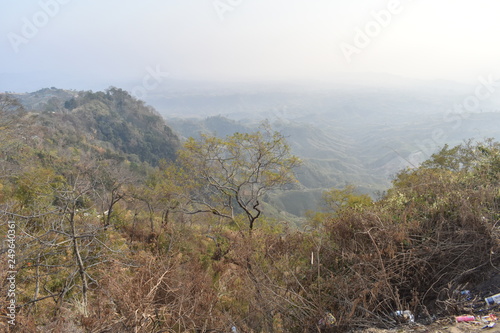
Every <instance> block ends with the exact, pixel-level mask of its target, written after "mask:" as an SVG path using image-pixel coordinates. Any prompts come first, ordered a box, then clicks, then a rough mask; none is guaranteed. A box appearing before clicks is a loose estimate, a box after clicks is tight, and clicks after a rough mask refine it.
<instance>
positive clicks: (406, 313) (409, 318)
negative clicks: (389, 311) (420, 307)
mask: <svg viewBox="0 0 500 333" xmlns="http://www.w3.org/2000/svg"><path fill="white" fill-rule="evenodd" d="M394 316H396V317H403V319H404V320H406V321H407V322H409V323H414V322H415V316H414V315H413V313H412V312H411V311H410V310H405V311H396V312H394Z"/></svg>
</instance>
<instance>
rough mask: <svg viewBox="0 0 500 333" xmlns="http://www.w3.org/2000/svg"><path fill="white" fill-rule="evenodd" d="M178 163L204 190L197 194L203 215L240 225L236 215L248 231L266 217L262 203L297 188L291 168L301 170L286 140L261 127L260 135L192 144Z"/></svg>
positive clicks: (205, 139) (191, 141) (238, 135)
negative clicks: (268, 195)
mask: <svg viewBox="0 0 500 333" xmlns="http://www.w3.org/2000/svg"><path fill="white" fill-rule="evenodd" d="M179 158H180V162H181V164H182V166H183V168H184V169H186V170H189V172H190V174H191V175H192V177H193V178H194V179H195V181H196V182H197V183H198V184H199V185H200V188H199V189H197V190H196V192H198V193H193V194H194V196H193V197H194V200H193V201H194V203H195V204H197V205H198V206H199V207H200V208H199V212H212V213H213V214H215V215H219V216H222V217H225V218H229V219H231V220H232V221H233V222H236V219H235V213H237V211H236V210H237V209H238V210H240V211H242V212H243V214H244V215H245V216H246V218H247V220H248V221H247V222H248V228H249V230H252V229H253V226H254V222H255V220H256V219H257V218H258V217H259V216H260V214H261V212H262V211H261V208H260V201H259V200H260V199H261V197H262V196H263V195H265V194H266V193H267V192H269V191H272V190H274V189H278V188H284V187H285V186H289V185H292V184H293V183H294V182H296V180H295V175H294V173H293V168H295V167H296V166H298V165H299V164H300V160H299V159H298V158H297V157H296V156H293V155H292V154H291V153H290V147H289V146H288V145H287V143H286V141H285V138H284V137H283V135H281V134H280V133H279V132H273V131H271V129H270V127H269V125H268V124H263V126H262V131H258V132H255V133H234V134H233V135H230V136H227V137H226V138H225V139H221V138H218V137H215V136H208V135H203V136H202V138H201V140H199V141H196V140H195V139H193V138H190V139H188V141H187V142H186V143H185V145H184V149H183V150H181V151H180V153H179Z"/></svg>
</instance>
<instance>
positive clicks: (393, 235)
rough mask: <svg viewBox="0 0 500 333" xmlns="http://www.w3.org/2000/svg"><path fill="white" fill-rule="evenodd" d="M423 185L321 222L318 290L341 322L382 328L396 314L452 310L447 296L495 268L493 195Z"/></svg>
mask: <svg viewBox="0 0 500 333" xmlns="http://www.w3.org/2000/svg"><path fill="white" fill-rule="evenodd" d="M457 179H458V178H457ZM428 180H429V179H424V180H423V181H428ZM427 184H430V185H427ZM427 184H426V186H423V185H422V186H420V187H419V188H418V187H417V186H413V185H412V186H411V190H412V191H413V192H412V193H409V192H406V193H404V195H403V198H404V200H403V201H402V202H398V203H397V204H391V202H390V200H389V199H391V198H390V197H389V198H388V199H386V201H382V202H380V203H379V204H378V205H376V206H374V207H372V208H370V209H365V210H363V211H357V210H354V209H351V210H349V209H346V210H344V211H343V212H342V214H340V215H339V216H338V217H337V218H335V219H333V220H332V221H330V222H329V223H326V224H325V231H326V234H327V235H328V241H327V242H326V243H324V244H323V247H322V249H321V252H322V253H323V266H322V267H321V272H322V273H321V274H320V275H321V278H322V279H323V281H322V287H321V290H322V292H324V293H328V294H329V295H330V296H329V297H328V300H327V301H326V302H325V306H327V307H328V308H329V309H331V310H332V311H334V312H336V313H338V316H339V317H340V320H341V321H342V322H344V323H346V324H348V325H357V326H372V325H378V326H384V327H390V326H393V325H394V324H396V323H397V322H398V318H396V317H395V316H394V315H393V313H394V312H395V311H397V310H411V311H413V313H414V314H416V315H418V316H419V318H423V317H426V316H429V315H445V314H452V313H456V312H459V311H460V310H461V309H460V308H459V307H458V303H457V302H453V301H452V300H450V298H453V297H455V298H456V295H457V294H460V293H459V292H460V290H461V288H463V287H464V286H467V285H468V286H473V285H475V284H478V283H479V282H481V281H483V280H484V279H485V278H486V276H487V275H488V273H489V272H490V270H491V269H492V268H493V267H494V266H498V264H499V262H500V254H499V252H498V250H499V242H498V240H499V239H498V228H497V226H496V218H498V215H497V214H498V213H497V212H498V209H497V208H498V206H497V205H496V204H495V200H497V199H496V198H497V196H498V189H497V188H488V187H481V186H477V184H473V183H465V184H464V182H463V181H461V180H460V179H458V180H457V182H455V183H453V182H451V183H444V182H437V181H436V179H434V181H433V182H430V181H429V182H428V183H427ZM403 190H404V189H403ZM495 216H496V218H495Z"/></svg>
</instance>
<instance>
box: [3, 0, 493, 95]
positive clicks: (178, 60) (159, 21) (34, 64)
mask: <svg viewBox="0 0 500 333" xmlns="http://www.w3.org/2000/svg"><path fill="white" fill-rule="evenodd" d="M57 1H60V2H67V3H66V4H59V5H58V7H59V8H56V7H54V3H58V2H57ZM217 1H218V3H222V4H228V6H232V7H233V10H232V11H227V12H225V13H224V15H223V17H224V20H221V19H220V17H219V15H218V13H217V11H216V10H215V8H214V3H216V2H217ZM392 1H396V2H397V0H384V1H379V0H343V1H341V0H215V1H214V0H141V1H139V0H100V1H97V0H64V1H63V0H39V1H28V0H26V1H14V0H0V5H1V6H2V10H1V11H0V22H1V25H0V77H1V74H5V73H10V74H12V73H14V74H16V73H21V74H24V75H29V76H31V77H33V79H34V80H37V81H41V82H43V83H44V84H45V86H51V85H52V84H51V80H52V79H54V78H55V77H56V76H58V75H63V76H67V77H71V78H72V80H74V81H75V82H79V81H81V82H86V84H88V85H90V87H88V88H94V87H95V86H99V85H100V84H104V87H107V86H109V85H118V86H119V85H120V83H121V82H125V81H130V80H138V79H139V80H140V78H142V77H144V75H145V74H146V73H147V72H146V68H148V66H149V67H153V68H155V67H159V68H161V69H162V70H163V71H168V72H169V73H170V74H171V76H172V77H173V78H176V79H196V80H198V79H202V80H218V81H224V80H228V81H230V80H239V81H245V80H252V81H259V80H304V79H307V80H329V79H334V78H335V76H336V75H338V73H374V72H375V73H388V74H394V75H399V76H404V77H410V78H418V79H448V80H456V81H463V82H477V78H478V76H487V75H489V74H492V73H493V74H495V73H497V71H498V70H499V69H500V19H499V15H500V1H498V0H475V1H471V0H467V1H466V0H400V1H399V2H400V6H399V13H398V14H393V15H391V16H392V17H391V21H390V23H389V24H388V26H386V27H382V28H381V30H380V32H379V33H378V34H377V35H376V36H374V37H372V38H370V44H369V45H368V46H367V47H364V48H359V54H354V55H353V56H352V61H351V62H350V63H348V62H347V61H346V58H345V57H344V55H343V53H342V51H341V48H340V45H341V43H349V44H352V45H354V38H355V32H356V28H361V29H365V27H366V25H367V24H368V25H369V24H372V23H373V22H374V18H373V17H372V15H371V13H372V11H377V12H378V11H380V10H383V9H386V8H387V7H388V6H389V3H391V2H392ZM231 3H232V4H234V5H230V4H231ZM42 4H49V5H50V6H49V8H51V9H50V10H53V11H54V13H52V14H54V15H53V16H50V15H47V14H44V12H43V9H42V7H43V6H42ZM44 15H45V18H47V17H48V21H47V22H45V23H46V24H45V23H44V22H43V19H44ZM35 18H38V19H39V20H41V21H40V22H42V23H41V24H40V23H39V25H41V26H40V27H39V28H38V31H37V32H36V33H33V34H32V35H33V36H28V37H29V38H26V37H27V36H26V34H24V35H23V29H24V30H26V27H25V26H26V21H28V22H30V24H32V23H34V22H35ZM13 34H15V36H19V37H21V38H25V39H24V42H25V43H24V42H23V43H21V44H19V45H17V47H18V52H15V50H14V47H13V43H12V42H11V41H10V40H9V38H10V39H12V38H13V37H12V36H14V35H13ZM52 76H53V77H52ZM8 85H9V83H8V82H0V90H8ZM104 87H103V88H104ZM61 88H80V89H81V88H85V87H61Z"/></svg>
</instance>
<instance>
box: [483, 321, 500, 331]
mask: <svg viewBox="0 0 500 333" xmlns="http://www.w3.org/2000/svg"><path fill="white" fill-rule="evenodd" d="M496 324H497V323H495V322H491V323H489V324H488V325H486V326H483V327H481V328H482V329H483V330H484V329H485V328H492V327H495V325H496Z"/></svg>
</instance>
